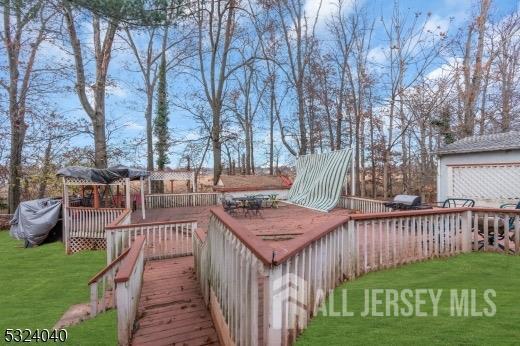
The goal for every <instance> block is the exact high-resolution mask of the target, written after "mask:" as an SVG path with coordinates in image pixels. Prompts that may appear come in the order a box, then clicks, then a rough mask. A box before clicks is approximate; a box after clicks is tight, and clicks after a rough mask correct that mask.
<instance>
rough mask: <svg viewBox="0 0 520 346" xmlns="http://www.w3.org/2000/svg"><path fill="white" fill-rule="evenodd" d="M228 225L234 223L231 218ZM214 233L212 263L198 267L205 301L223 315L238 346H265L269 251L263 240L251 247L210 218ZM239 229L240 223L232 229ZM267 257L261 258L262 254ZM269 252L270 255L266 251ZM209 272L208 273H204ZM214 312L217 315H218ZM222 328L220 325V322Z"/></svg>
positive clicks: (210, 245) (210, 249)
mask: <svg viewBox="0 0 520 346" xmlns="http://www.w3.org/2000/svg"><path fill="white" fill-rule="evenodd" d="M225 220H226V222H232V223H233V220H232V219H230V218H227V219H225ZM210 224H211V232H209V233H208V235H207V240H206V242H207V249H208V250H207V251H208V259H209V263H207V264H206V266H205V267H204V266H202V267H199V268H198V270H200V273H201V276H202V280H203V281H202V282H205V281H206V280H207V283H206V282H205V283H204V284H203V285H202V287H205V286H206V285H208V288H205V289H204V290H205V292H204V293H205V294H206V295H207V294H209V297H208V296H205V300H206V301H209V304H210V309H212V311H213V315H217V316H218V315H221V316H222V317H221V318H222V320H223V321H224V322H225V324H226V325H227V326H228V327H229V331H228V333H224V334H228V335H229V336H230V339H231V341H232V342H233V343H234V344H236V345H259V344H262V339H263V334H262V329H261V326H262V325H263V321H262V320H259V315H260V316H262V315H263V309H264V306H265V305H263V303H262V302H263V299H262V297H263V292H262V288H263V280H264V275H263V274H264V266H265V265H267V264H268V260H266V258H267V257H266V256H268V253H269V252H268V250H266V246H265V245H264V244H262V241H258V240H256V239H254V236H253V238H252V239H250V240H249V241H250V242H253V244H254V246H253V247H251V248H249V247H248V246H246V245H245V244H244V242H242V240H243V239H239V238H238V237H237V236H236V235H235V233H233V232H231V231H230V228H229V226H228V225H226V224H224V223H223V221H222V217H221V218H218V217H217V216H215V214H212V215H211V217H210ZM232 227H233V228H235V229H237V228H238V227H240V226H238V225H237V224H234V225H233V226H232ZM262 251H263V253H264V256H259V254H260V253H262ZM266 251H267V252H266ZM204 271H206V272H204ZM215 310H216V311H217V313H215ZM217 325H219V323H217Z"/></svg>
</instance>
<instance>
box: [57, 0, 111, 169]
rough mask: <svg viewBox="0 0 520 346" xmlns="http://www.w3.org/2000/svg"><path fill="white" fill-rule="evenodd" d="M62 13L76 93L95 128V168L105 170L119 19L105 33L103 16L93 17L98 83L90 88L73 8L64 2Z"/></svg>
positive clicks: (96, 77)
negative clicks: (90, 94) (108, 90)
mask: <svg viewBox="0 0 520 346" xmlns="http://www.w3.org/2000/svg"><path fill="white" fill-rule="evenodd" d="M63 13H64V15H65V19H66V22H67V29H68V32H69V36H70V43H71V46H72V51H73V55H74V61H75V66H76V92H77V94H78V97H79V100H80V102H81V105H82V107H83V109H84V110H85V112H86V113H87V115H88V117H89V118H90V121H91V122H92V125H93V129H94V147H95V165H96V167H97V168H105V167H106V166H107V161H108V158H107V138H106V128H105V126H106V115H105V96H106V86H107V77H108V67H109V64H110V59H111V54H112V46H113V43H114V36H115V34H116V31H117V28H118V24H119V23H118V22H117V20H108V21H107V23H106V30H103V28H102V24H101V21H102V20H101V18H100V16H99V15H98V14H97V13H93V14H92V30H93V43H94V61H95V82H94V83H93V84H91V85H90V84H88V81H87V74H86V73H85V66H86V64H87V60H86V59H85V58H84V56H83V51H82V43H81V40H80V35H79V34H78V32H77V30H76V24H75V16H76V14H75V13H74V11H73V9H72V7H71V5H70V4H69V3H68V2H66V1H65V2H63ZM103 31H105V35H104V37H103V38H101V35H102V32H103ZM88 88H91V89H92V92H93V102H92V103H91V101H90V100H89V97H88V91H87V90H88Z"/></svg>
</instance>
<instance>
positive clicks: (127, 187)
mask: <svg viewBox="0 0 520 346" xmlns="http://www.w3.org/2000/svg"><path fill="white" fill-rule="evenodd" d="M130 199H131V198H130V178H125V203H126V204H125V208H126V209H132V204H131V201H130Z"/></svg>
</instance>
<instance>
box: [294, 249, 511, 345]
mask: <svg viewBox="0 0 520 346" xmlns="http://www.w3.org/2000/svg"><path fill="white" fill-rule="evenodd" d="M344 288H346V289H347V291H346V292H347V300H346V301H347V310H346V311H349V312H353V313H354V316H353V317H335V316H330V312H332V311H336V312H341V311H342V307H343V305H342V297H343V296H344V293H342V292H343V291H342V289H344ZM375 288H378V289H397V290H398V291H399V292H402V290H403V289H412V290H415V289H424V288H426V289H434V290H435V291H432V292H439V291H436V290H437V289H443V291H441V294H440V300H439V304H438V315H437V316H436V317H435V316H432V315H433V306H434V304H433V303H432V300H428V299H427V300H426V302H427V303H428V301H429V304H426V305H421V307H420V311H421V312H426V313H427V314H428V316H426V317H417V316H413V317H404V316H396V317H394V316H392V317H374V316H370V315H369V316H367V317H362V316H361V313H362V311H363V310H364V307H365V291H364V290H365V289H375ZM450 289H476V292H477V294H476V297H477V298H476V303H477V304H476V305H475V306H476V309H475V311H478V312H482V311H483V309H484V308H486V307H489V305H488V304H487V303H486V301H485V300H484V298H483V292H484V291H485V290H486V289H494V290H496V297H495V298H493V297H491V299H492V300H493V302H494V303H495V304H496V315H494V316H493V317H484V316H482V317H456V316H451V310H450V306H451V304H450V301H451V296H450ZM414 292H416V291H414ZM458 292H459V293H460V292H461V291H458ZM371 294H372V292H371V293H370V294H369V297H371V296H372V295H371ZM400 294H401V293H400ZM425 297H428V296H422V298H425ZM459 297H460V295H459ZM469 297H471V294H470V295H469ZM377 298H382V300H383V303H382V305H377V309H376V310H377V311H381V312H383V314H385V312H386V302H387V300H386V293H385V294H383V295H381V296H379V295H378V296H377ZM411 301H412V302H414V304H415V299H413V300H411ZM469 301H471V298H470V299H469ZM398 304H399V305H398V306H399V308H405V309H406V307H407V306H406V303H404V302H403V301H398ZM331 306H333V310H331ZM369 306H372V305H370V304H369ZM414 306H415V305H414ZM322 309H323V310H322V311H327V315H329V316H325V314H324V313H323V312H322V313H318V316H317V317H316V318H314V319H313V320H312V321H311V323H310V325H309V327H308V328H307V329H306V330H305V331H304V332H303V334H302V335H301V336H300V337H299V338H298V341H297V345H318V344H319V345H346V344H351V345H354V344H355V345H361V344H362V345H369V344H393V345H402V344H408V345H412V344H414V345H417V344H424V345H431V344H437V345H455V344H456V345H462V344H465V345H478V344H480V345H489V344H494V345H513V344H516V345H518V343H519V342H520V256H516V257H513V256H505V255H502V254H491V253H472V254H466V255H461V256H458V257H455V258H446V259H438V260H435V261H428V262H422V263H416V264H411V265H407V266H403V267H401V268H397V269H389V270H386V271H381V272H374V273H370V274H368V275H366V276H364V277H361V278H359V279H358V280H354V281H352V282H348V283H346V284H344V285H342V286H340V287H339V288H337V289H336V290H335V291H334V294H333V300H332V303H331V301H330V298H329V300H327V301H326V303H325V304H324V305H323V306H322ZM372 311H373V310H372ZM389 311H390V312H392V311H394V310H393V307H392V306H391V308H390V310H389ZM398 311H399V310H398ZM414 311H415V310H414ZM469 311H471V310H469ZM390 314H392V313H390Z"/></svg>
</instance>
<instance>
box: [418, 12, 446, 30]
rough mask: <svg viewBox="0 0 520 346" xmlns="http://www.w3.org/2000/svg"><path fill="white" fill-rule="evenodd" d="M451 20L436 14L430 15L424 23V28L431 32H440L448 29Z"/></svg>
mask: <svg viewBox="0 0 520 346" xmlns="http://www.w3.org/2000/svg"><path fill="white" fill-rule="evenodd" d="M450 24H451V21H450V19H449V18H443V17H441V16H438V15H432V16H431V17H430V18H429V19H428V20H427V21H426V24H425V25H424V30H426V31H428V32H432V33H441V32H446V31H448V28H449V27H450Z"/></svg>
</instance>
